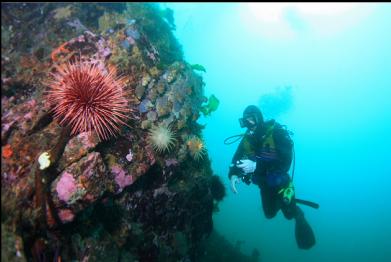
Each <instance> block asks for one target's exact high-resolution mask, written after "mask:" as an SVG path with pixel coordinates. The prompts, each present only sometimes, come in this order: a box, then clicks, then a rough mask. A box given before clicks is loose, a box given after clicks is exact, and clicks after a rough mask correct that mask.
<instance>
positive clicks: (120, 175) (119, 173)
mask: <svg viewBox="0 0 391 262" xmlns="http://www.w3.org/2000/svg"><path fill="white" fill-rule="evenodd" d="M111 172H112V173H113V174H114V175H115V178H114V179H115V182H116V183H117V185H118V186H119V187H120V189H119V192H122V190H123V189H124V188H125V187H126V186H128V185H131V184H132V183H133V176H131V175H126V174H125V170H123V169H122V168H121V167H119V166H117V165H116V166H113V167H112V168H111Z"/></svg>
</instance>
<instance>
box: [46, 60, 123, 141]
mask: <svg viewBox="0 0 391 262" xmlns="http://www.w3.org/2000/svg"><path fill="white" fill-rule="evenodd" d="M105 71H106V70H102V69H101V67H99V66H97V65H96V64H90V63H87V62H81V61H77V62H74V63H66V64H63V65H60V66H56V72H55V73H51V77H52V79H51V80H50V81H49V82H48V83H47V84H48V86H49V87H50V90H49V92H48V94H47V100H48V101H49V103H50V104H51V105H52V106H53V109H52V110H53V112H54V118H55V119H56V120H57V121H58V122H59V123H60V124H61V125H64V124H65V125H69V126H70V128H71V133H72V134H76V133H78V132H85V131H92V130H95V131H96V133H97V134H98V137H99V139H100V140H107V139H109V138H110V137H111V136H115V135H116V134H117V133H118V132H119V130H120V126H121V125H126V123H125V121H126V119H128V115H127V113H129V112H130V109H129V107H128V103H127V101H126V99H125V97H124V91H123V87H124V85H125V83H124V82H125V81H124V79H123V78H118V77H116V72H115V69H113V68H110V69H109V70H108V71H107V72H105Z"/></svg>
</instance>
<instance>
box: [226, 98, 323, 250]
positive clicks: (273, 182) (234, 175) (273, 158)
mask: <svg viewBox="0 0 391 262" xmlns="http://www.w3.org/2000/svg"><path fill="white" fill-rule="evenodd" d="M239 122H240V126H241V127H242V128H244V127H246V128H247V131H246V133H245V134H244V135H242V136H243V138H242V140H241V142H240V144H239V146H238V148H237V150H236V152H235V154H234V156H233V159H232V163H231V165H230V170H229V174H228V176H229V179H230V181H231V189H232V191H233V192H234V193H237V190H236V184H237V183H238V182H240V180H242V181H243V182H245V183H246V184H247V185H249V184H250V183H251V182H252V183H253V184H256V185H258V186H259V188H260V194H261V198H262V207H263V211H264V214H265V216H266V218H269V219H270V218H273V217H274V216H275V215H276V214H277V212H278V211H279V210H280V209H281V211H282V213H283V214H284V216H285V217H286V218H287V219H288V220H291V219H292V218H295V221H296V223H295V237H296V242H297V245H298V247H299V248H301V249H309V248H311V247H312V246H314V245H315V235H314V233H313V231H312V229H311V227H310V225H309V224H308V222H307V221H306V219H305V218H304V213H303V211H302V210H301V209H300V208H299V207H298V206H297V205H296V204H297V203H301V204H307V205H310V206H312V207H314V208H318V205H317V204H315V203H312V202H309V201H305V200H299V199H296V198H295V191H294V187H293V184H292V180H291V177H290V176H289V174H288V171H289V169H290V166H291V162H292V156H293V157H294V151H293V141H292V139H291V138H290V136H289V131H287V130H286V128H285V127H284V126H282V125H280V124H278V123H277V122H276V121H275V120H269V121H265V122H264V120H263V116H262V113H261V111H260V110H259V108H258V107H256V106H254V105H250V106H248V107H247V108H246V109H245V110H244V112H243V118H240V119H239Z"/></svg>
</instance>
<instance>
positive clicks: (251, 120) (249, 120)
mask: <svg viewBox="0 0 391 262" xmlns="http://www.w3.org/2000/svg"><path fill="white" fill-rule="evenodd" d="M239 124H240V127H241V128H244V127H247V128H248V129H252V128H254V127H256V126H257V125H258V119H257V117H256V116H255V115H248V116H245V117H242V118H239Z"/></svg>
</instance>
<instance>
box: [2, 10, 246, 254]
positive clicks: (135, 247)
mask: <svg viewBox="0 0 391 262" xmlns="http://www.w3.org/2000/svg"><path fill="white" fill-rule="evenodd" d="M1 19H2V23H1V27H2V28H1V39H2V41H1V43H2V44H1V49H2V55H1V66H2V70H1V82H2V85H1V91H2V92H1V93H2V95H1V105H2V108H1V110H2V112H1V113H2V117H1V120H2V121H1V125H2V129H1V143H2V163H1V204H2V215H1V219H2V260H4V261H48V260H49V261H51V260H55V261H197V258H199V257H201V256H203V257H205V245H204V244H203V243H204V241H205V239H207V237H208V236H209V235H210V233H211V232H212V230H213V221H212V213H213V212H214V211H215V210H216V208H217V203H218V201H220V200H221V199H222V198H223V197H224V195H225V188H224V186H223V184H222V183H221V181H220V180H219V178H218V177H217V176H215V175H213V172H212V170H211V165H210V160H209V157H208V153H207V150H206V148H205V145H204V143H203V140H202V126H201V125H199V124H198V123H197V122H196V121H197V119H198V118H199V116H200V112H201V111H202V108H203V106H204V105H203V103H205V102H207V100H208V99H207V98H205V97H204V96H203V92H204V83H203V81H202V77H201V76H200V75H199V74H198V73H197V72H196V71H195V70H194V67H192V66H191V65H189V64H188V63H187V62H186V61H184V60H183V54H182V50H181V46H180V44H179V43H178V42H177V40H176V39H175V37H174V36H173V34H172V30H173V29H174V28H175V25H174V21H173V17H172V12H171V10H169V9H160V8H159V7H158V6H157V5H154V4H144V3H139V4H137V3H132V4H125V3H90V4H83V3H73V4H71V3H56V4H55V3H36V4H35V3H19V4H12V3H2V10H1ZM77 62H79V63H85V64H88V65H93V66H94V68H96V70H100V72H103V73H102V75H107V74H109V73H108V72H115V74H116V75H118V76H121V77H122V78H121V81H122V82H121V83H123V96H124V97H125V99H126V101H127V106H128V110H127V111H128V113H127V115H126V123H125V124H124V125H121V128H120V130H119V132H118V134H116V136H113V137H112V138H110V139H101V137H100V136H98V135H97V133H96V132H94V131H86V130H84V132H72V134H71V135H70V136H69V137H66V136H65V135H64V125H63V124H60V123H59V121H57V119H56V117H53V107H54V106H55V105H53V104H52V103H51V101H48V97H50V96H47V94H48V92H49V93H50V84H48V79H49V78H50V76H52V75H53V74H56V72H59V71H60V72H61V69H59V68H60V66H61V65H65V64H74V63H77ZM94 70H95V69H94ZM64 81H65V80H64ZM73 131H75V130H73ZM65 137H66V138H65ZM59 144H61V145H63V146H62V147H61V146H60V147H59V146H58V145H59ZM43 152H50V154H52V155H51V156H53V155H54V153H53V152H56V156H57V157H53V158H52V159H51V160H52V162H51V163H50V164H49V165H50V166H49V168H47V169H42V166H40V165H41V164H40V163H38V158H39V156H41V155H42V153H43ZM243 259H244V258H243ZM205 261H206V260H205ZM243 261H246V260H243Z"/></svg>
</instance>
